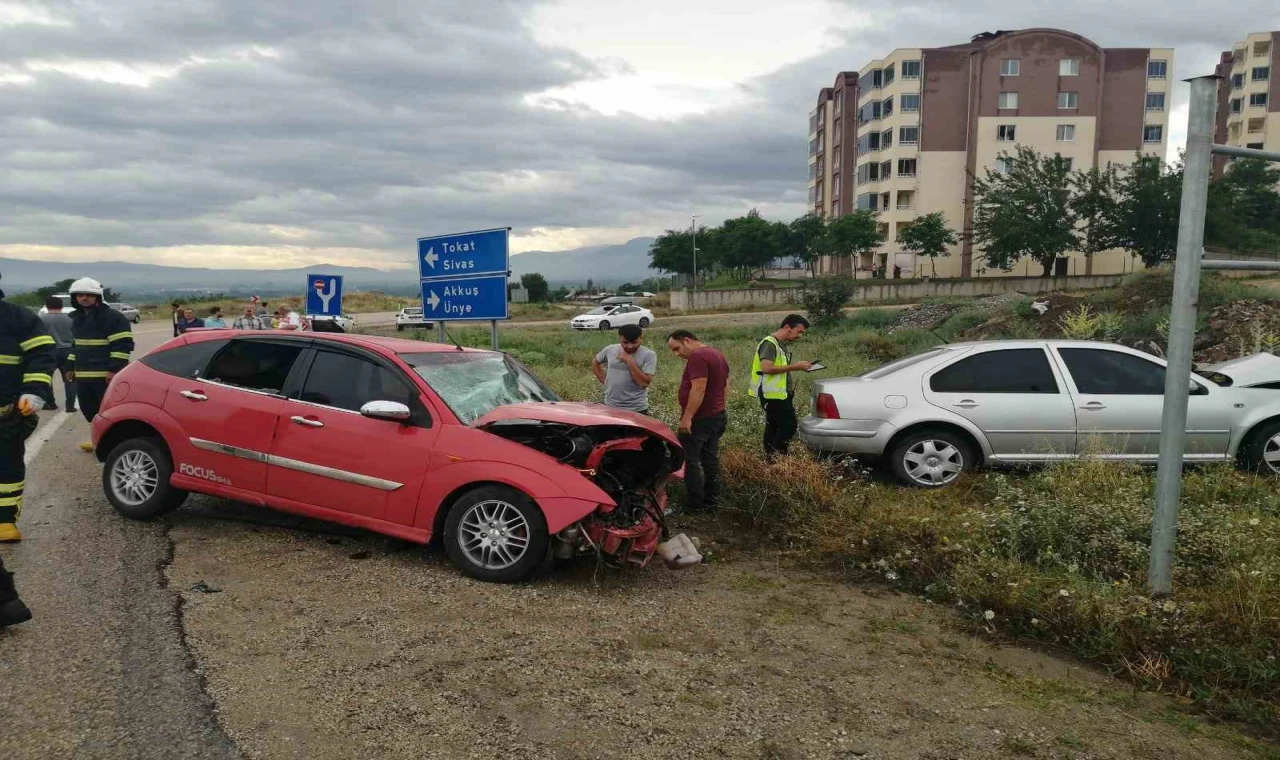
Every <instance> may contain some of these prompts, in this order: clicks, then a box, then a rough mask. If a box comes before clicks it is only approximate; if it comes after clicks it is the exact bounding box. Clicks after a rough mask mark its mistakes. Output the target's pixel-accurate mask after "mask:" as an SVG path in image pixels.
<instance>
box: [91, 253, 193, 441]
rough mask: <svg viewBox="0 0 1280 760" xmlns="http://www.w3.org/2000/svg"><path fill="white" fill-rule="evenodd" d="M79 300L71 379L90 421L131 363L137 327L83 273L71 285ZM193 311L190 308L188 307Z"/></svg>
mask: <svg viewBox="0 0 1280 760" xmlns="http://www.w3.org/2000/svg"><path fill="white" fill-rule="evenodd" d="M71 297H72V298H73V299H74V300H75V302H76V310H75V313H73V314H72V315H71V324H72V334H73V335H74V336H75V353H73V354H72V355H71V379H72V380H73V381H75V384H76V396H77V397H78V398H79V400H80V413H81V414H83V415H84V418H85V419H86V420H88V421H89V422H93V418H94V417H95V416H97V414H98V409H99V407H101V406H102V400H103V399H104V398H106V395H107V386H108V385H110V384H111V380H112V378H114V377H115V376H116V373H117V372H119V371H120V370H122V369H124V368H125V366H126V365H128V364H129V355H130V354H132V353H133V329H132V328H131V327H130V325H129V320H127V319H125V318H124V315H123V314H121V313H120V312H118V311H116V310H115V309H112V308H111V307H109V306H107V305H106V304H105V303H103V301H102V284H101V283H99V282H98V281H97V280H94V279H92V278H89V277H82V278H80V279H79V280H76V281H75V282H74V283H72V285H71ZM187 311H188V312H190V311H191V310H190V309H187ZM80 448H81V450H83V451H93V444H92V443H89V442H88V441H86V442H85V443H82V444H80Z"/></svg>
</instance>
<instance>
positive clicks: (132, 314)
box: [107, 303, 142, 325]
mask: <svg viewBox="0 0 1280 760" xmlns="http://www.w3.org/2000/svg"><path fill="white" fill-rule="evenodd" d="M107 306H110V307H111V308H113V309H115V310H116V311H118V312H120V313H121V314H123V315H124V318H125V319H127V320H129V321H130V322H132V323H134V324H135V325H136V324H138V323H139V322H141V321H142V315H141V314H139V313H138V309H137V308H136V307H134V306H131V305H129V304H127V303H108V304H107Z"/></svg>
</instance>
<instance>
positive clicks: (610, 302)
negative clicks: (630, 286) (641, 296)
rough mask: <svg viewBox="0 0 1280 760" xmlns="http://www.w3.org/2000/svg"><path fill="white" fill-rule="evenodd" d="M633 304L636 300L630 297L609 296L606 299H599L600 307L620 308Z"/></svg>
mask: <svg viewBox="0 0 1280 760" xmlns="http://www.w3.org/2000/svg"><path fill="white" fill-rule="evenodd" d="M635 302H636V299H634V298H632V297H631V296H609V297H608V298H601V299H600V305H601V306H621V305H622V304H633V303H635Z"/></svg>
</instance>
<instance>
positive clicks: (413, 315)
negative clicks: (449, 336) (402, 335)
mask: <svg viewBox="0 0 1280 760" xmlns="http://www.w3.org/2000/svg"><path fill="white" fill-rule="evenodd" d="M432 326H433V323H431V322H428V321H427V318H426V317H425V316H424V315H423V313H422V307H421V306H406V307H405V308H403V309H401V310H400V311H399V312H398V313H397V314H396V330H400V331H403V330H404V329H405V328H414V329H430V328H431V327H432Z"/></svg>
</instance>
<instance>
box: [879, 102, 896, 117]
mask: <svg viewBox="0 0 1280 760" xmlns="http://www.w3.org/2000/svg"><path fill="white" fill-rule="evenodd" d="M880 115H881V116H883V117H884V118H886V119H887V118H889V117H890V116H892V115H893V98H885V100H884V103H882V104H880Z"/></svg>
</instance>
